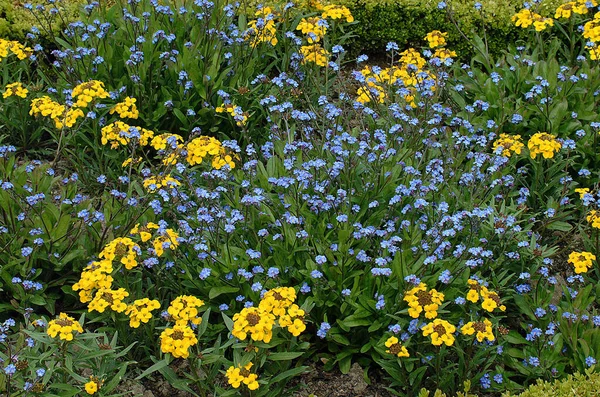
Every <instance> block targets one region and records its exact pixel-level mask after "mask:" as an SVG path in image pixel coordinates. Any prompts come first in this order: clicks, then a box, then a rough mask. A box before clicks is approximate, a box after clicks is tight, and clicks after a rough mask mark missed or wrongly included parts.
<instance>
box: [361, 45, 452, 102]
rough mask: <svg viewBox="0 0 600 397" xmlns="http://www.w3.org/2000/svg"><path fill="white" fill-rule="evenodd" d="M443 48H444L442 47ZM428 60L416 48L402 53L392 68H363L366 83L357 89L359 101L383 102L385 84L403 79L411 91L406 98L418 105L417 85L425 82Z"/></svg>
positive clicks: (407, 100) (405, 85)
mask: <svg viewBox="0 0 600 397" xmlns="http://www.w3.org/2000/svg"><path fill="white" fill-rule="evenodd" d="M440 50H443V49H440ZM426 63H427V61H426V60H425V58H423V57H422V56H421V54H419V53H418V52H417V51H416V50H415V49H414V48H409V49H408V50H406V51H404V52H402V53H400V60H399V63H398V65H395V66H392V67H391V68H385V69H375V68H371V67H369V66H367V67H365V68H363V70H361V74H362V75H363V76H364V77H365V82H366V84H365V85H364V86H362V87H359V89H358V90H357V95H358V97H357V98H356V100H357V102H360V103H369V102H371V101H372V100H374V101H376V102H378V103H383V102H384V101H385V98H386V94H385V85H393V84H395V83H396V82H397V81H398V80H402V83H403V86H404V87H407V88H408V89H409V91H410V93H409V94H408V95H405V96H404V100H405V101H406V102H408V103H409V104H410V105H411V106H412V107H416V106H417V105H416V104H415V103H414V98H415V97H414V92H415V87H417V85H418V84H420V83H422V82H423V77H421V74H422V73H423V72H426V71H425V70H423V67H424V66H425V64H426ZM426 73H427V75H428V77H430V78H433V75H431V74H430V73H429V72H426Z"/></svg>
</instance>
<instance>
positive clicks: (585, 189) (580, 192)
mask: <svg viewBox="0 0 600 397" xmlns="http://www.w3.org/2000/svg"><path fill="white" fill-rule="evenodd" d="M589 192H590V189H588V188H587V187H584V188H579V189H575V193H579V198H580V199H583V197H584V196H585V195H586V194H587V193H589Z"/></svg>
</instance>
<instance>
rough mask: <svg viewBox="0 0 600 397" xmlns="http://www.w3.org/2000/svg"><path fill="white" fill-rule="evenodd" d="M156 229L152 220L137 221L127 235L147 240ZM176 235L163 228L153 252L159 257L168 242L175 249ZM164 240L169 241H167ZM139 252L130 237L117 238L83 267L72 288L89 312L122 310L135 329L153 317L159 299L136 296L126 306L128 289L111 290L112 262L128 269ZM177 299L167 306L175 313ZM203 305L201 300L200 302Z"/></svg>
mask: <svg viewBox="0 0 600 397" xmlns="http://www.w3.org/2000/svg"><path fill="white" fill-rule="evenodd" d="M158 229H159V226H158V225H157V224H156V223H152V222H149V223H147V224H146V225H143V226H140V225H139V224H137V225H135V227H134V228H133V229H131V231H130V234H131V235H132V236H136V235H139V238H140V240H141V241H142V242H143V243H146V242H148V241H150V240H151V239H152V237H153V231H154V230H158ZM178 237H179V235H178V234H177V233H176V232H175V231H174V230H173V229H166V230H165V231H164V232H161V233H160V234H159V235H157V236H156V237H155V238H154V240H152V241H151V244H152V245H153V247H154V250H155V253H156V255H157V256H161V255H162V254H163V253H164V250H165V248H167V245H168V247H169V248H170V249H175V248H176V247H177V246H178V245H179V242H178V241H177V238H178ZM167 242H168V244H166V243H167ZM141 253H142V250H141V248H140V246H139V245H138V244H137V243H135V242H134V241H133V240H132V239H131V238H129V237H119V238H116V239H114V240H112V241H111V242H109V243H108V244H106V245H105V246H104V248H103V249H102V251H101V252H100V253H99V254H98V257H99V260H98V261H94V262H92V263H90V264H89V265H88V266H86V268H85V269H84V270H83V272H82V273H81V276H80V279H79V281H78V282H77V283H75V284H74V285H73V290H74V291H79V299H80V301H81V302H82V303H88V302H89V305H88V310H89V311H98V312H100V313H103V312H104V311H105V310H106V309H107V308H110V309H111V310H113V311H115V312H117V313H123V312H125V314H126V315H127V316H129V325H130V326H131V327H132V328H138V327H139V326H140V324H141V323H147V322H148V321H149V320H150V319H151V318H152V314H151V312H152V311H153V310H155V309H158V308H159V307H160V303H159V302H158V301H156V300H150V299H149V298H143V299H137V300H135V301H134V302H133V303H132V304H130V305H128V304H127V303H126V302H125V298H127V297H128V296H129V292H128V291H126V290H125V289H124V288H118V289H116V290H114V289H112V283H113V281H114V278H113V276H112V273H113V271H114V270H115V269H114V267H113V263H115V262H117V263H120V264H121V265H123V266H124V267H125V269H127V270H131V269H133V268H135V267H137V266H138V256H139V255H141ZM117 270H119V269H117ZM177 302H178V301H177V300H176V301H175V306H174V308H175V309H173V308H170V310H171V311H173V310H175V313H178V311H180V310H177V308H178V307H179V306H178V303H177ZM200 302H201V301H200ZM202 304H203V302H201V304H200V305H202ZM185 313H186V312H185V311H184V314H182V315H179V317H178V315H177V314H175V316H173V317H174V318H175V319H176V320H178V319H180V317H182V316H184V315H185ZM196 314H197V311H196ZM193 322H194V323H195V324H197V323H199V321H196V320H194V321H193Z"/></svg>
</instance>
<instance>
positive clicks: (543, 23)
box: [512, 8, 554, 32]
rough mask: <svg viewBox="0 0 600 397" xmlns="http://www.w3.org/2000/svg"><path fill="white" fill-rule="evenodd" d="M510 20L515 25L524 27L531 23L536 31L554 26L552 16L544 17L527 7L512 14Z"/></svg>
mask: <svg viewBox="0 0 600 397" xmlns="http://www.w3.org/2000/svg"><path fill="white" fill-rule="evenodd" d="M512 21H513V22H514V23H515V25H516V26H520V27H522V28H524V29H525V28H528V27H530V26H531V25H533V27H534V28H535V30H536V32H541V31H543V30H545V29H546V28H547V27H549V26H554V20H553V19H552V18H545V17H543V16H541V15H540V14H537V13H535V12H533V11H531V10H529V9H527V8H523V9H522V10H521V11H519V12H518V13H516V14H515V15H513V16H512Z"/></svg>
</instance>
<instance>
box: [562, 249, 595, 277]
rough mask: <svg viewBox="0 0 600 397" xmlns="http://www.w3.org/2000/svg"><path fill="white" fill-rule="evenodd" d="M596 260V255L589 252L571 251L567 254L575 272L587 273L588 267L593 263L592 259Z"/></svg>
mask: <svg viewBox="0 0 600 397" xmlns="http://www.w3.org/2000/svg"><path fill="white" fill-rule="evenodd" d="M595 260H596V255H594V254H592V253H591V252H586V251H583V252H577V251H573V252H571V254H570V255H569V260H568V262H569V263H570V264H572V265H573V266H574V267H575V273H577V274H580V273H587V271H588V270H589V269H591V268H592V266H593V265H594V264H593V263H592V261H595Z"/></svg>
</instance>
